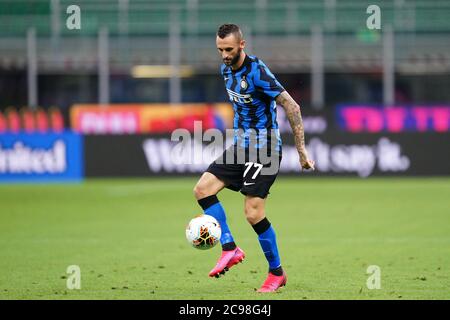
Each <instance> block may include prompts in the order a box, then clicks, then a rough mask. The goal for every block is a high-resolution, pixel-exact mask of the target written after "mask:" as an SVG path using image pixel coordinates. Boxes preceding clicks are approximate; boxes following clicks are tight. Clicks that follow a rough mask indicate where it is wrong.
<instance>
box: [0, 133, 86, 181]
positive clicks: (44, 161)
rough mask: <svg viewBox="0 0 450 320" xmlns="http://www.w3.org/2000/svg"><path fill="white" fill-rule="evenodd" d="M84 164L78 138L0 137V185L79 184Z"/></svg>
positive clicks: (64, 135)
mask: <svg viewBox="0 0 450 320" xmlns="http://www.w3.org/2000/svg"><path fill="white" fill-rule="evenodd" d="M83 162H84V160H83V136H81V135H79V134H76V133H72V132H70V131H66V132H63V133H30V134H28V133H18V134H9V133H8V134H0V183H1V182H51V181H56V182H64V181H66V182H73V181H80V180H82V178H83V175H84V166H83Z"/></svg>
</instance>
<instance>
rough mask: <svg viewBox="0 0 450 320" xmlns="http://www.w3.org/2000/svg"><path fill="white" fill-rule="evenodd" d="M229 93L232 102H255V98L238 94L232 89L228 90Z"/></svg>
mask: <svg viewBox="0 0 450 320" xmlns="http://www.w3.org/2000/svg"><path fill="white" fill-rule="evenodd" d="M227 92H228V96H229V97H230V101H232V102H238V103H244V104H246V103H252V102H253V98H252V96H251V95H250V94H248V93H247V94H241V93H236V92H234V91H232V90H230V89H227Z"/></svg>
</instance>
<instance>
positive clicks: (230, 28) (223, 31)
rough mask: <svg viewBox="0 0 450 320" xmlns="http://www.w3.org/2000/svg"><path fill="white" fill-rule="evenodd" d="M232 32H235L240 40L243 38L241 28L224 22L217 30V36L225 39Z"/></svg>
mask: <svg viewBox="0 0 450 320" xmlns="http://www.w3.org/2000/svg"><path fill="white" fill-rule="evenodd" d="M230 34H234V35H235V36H236V37H237V38H238V39H239V40H240V39H242V31H241V28H239V26H237V25H235V24H228V23H227V24H223V25H221V26H220V27H219V30H217V36H218V37H219V38H220V39H223V38H225V37H227V36H229V35H230Z"/></svg>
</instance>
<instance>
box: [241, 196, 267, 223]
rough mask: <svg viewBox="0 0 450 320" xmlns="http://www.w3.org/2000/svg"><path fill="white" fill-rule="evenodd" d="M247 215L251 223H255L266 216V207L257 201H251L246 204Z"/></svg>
mask: <svg viewBox="0 0 450 320" xmlns="http://www.w3.org/2000/svg"><path fill="white" fill-rule="evenodd" d="M245 217H246V218H247V221H248V222H249V223H250V224H251V225H254V224H256V223H258V222H259V221H261V219H262V218H263V217H264V209H263V208H261V206H259V205H258V204H257V203H252V202H250V201H249V202H247V203H246V204H245Z"/></svg>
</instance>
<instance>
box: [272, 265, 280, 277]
mask: <svg viewBox="0 0 450 320" xmlns="http://www.w3.org/2000/svg"><path fill="white" fill-rule="evenodd" d="M269 272H270V273H271V274H273V275H275V276H282V275H283V268H282V267H281V266H279V267H278V268H275V269H269Z"/></svg>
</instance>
